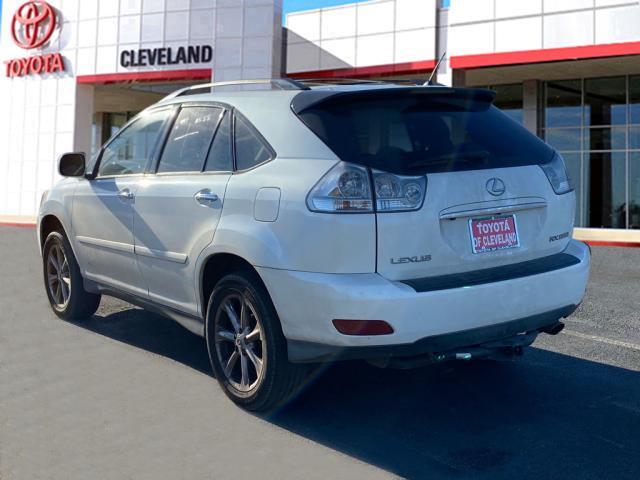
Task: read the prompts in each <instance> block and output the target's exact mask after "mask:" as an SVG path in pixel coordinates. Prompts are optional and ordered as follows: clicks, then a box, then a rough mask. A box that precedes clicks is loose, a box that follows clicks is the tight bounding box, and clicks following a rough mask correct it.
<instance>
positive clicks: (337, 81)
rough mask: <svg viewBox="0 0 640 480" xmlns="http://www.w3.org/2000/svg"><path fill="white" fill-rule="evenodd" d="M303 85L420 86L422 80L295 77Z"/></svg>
mask: <svg viewBox="0 0 640 480" xmlns="http://www.w3.org/2000/svg"><path fill="white" fill-rule="evenodd" d="M296 80H297V81H298V82H299V83H301V84H303V85H307V84H308V85H327V84H328V85H388V84H408V85H415V86H420V85H423V83H424V81H423V80H420V79H409V78H407V79H404V78H390V79H379V80H375V79H370V78H341V77H336V78H322V77H318V78H298V79H296Z"/></svg>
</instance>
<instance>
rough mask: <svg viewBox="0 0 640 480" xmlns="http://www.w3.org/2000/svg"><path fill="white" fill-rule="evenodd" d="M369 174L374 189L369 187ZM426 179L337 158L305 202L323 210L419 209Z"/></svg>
mask: <svg viewBox="0 0 640 480" xmlns="http://www.w3.org/2000/svg"><path fill="white" fill-rule="evenodd" d="M371 177H373V183H374V185H375V192H374V191H373V190H372V188H371ZM426 188H427V179H426V177H424V176H401V175H393V174H391V173H387V172H382V171H378V170H374V171H373V172H372V174H371V175H370V172H369V170H368V169H367V168H366V167H362V166H360V165H354V164H351V163H347V162H340V163H338V164H337V165H336V166H335V167H333V168H332V169H331V170H329V172H328V173H327V174H326V175H325V176H324V177H322V179H321V180H320V181H319V182H318V183H317V184H316V186H315V187H313V189H312V190H311V192H309V195H308V197H307V206H308V207H309V209H310V210H312V211H314V212H323V213H372V212H373V211H374V200H373V198H374V193H375V211H377V212H380V213H384V212H401V211H411V210H419V209H420V208H421V207H422V203H423V202H424V197H425V191H426Z"/></svg>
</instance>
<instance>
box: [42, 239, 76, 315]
mask: <svg viewBox="0 0 640 480" xmlns="http://www.w3.org/2000/svg"><path fill="white" fill-rule="evenodd" d="M46 271H47V287H48V289H49V295H50V296H51V299H52V302H53V306H54V307H55V308H56V309H57V310H64V309H65V308H66V306H67V304H68V303H69V298H70V297H71V270H70V269H69V261H68V260H67V256H66V255H65V253H64V251H63V249H62V247H61V246H60V244H58V243H55V244H53V245H52V246H51V248H50V249H49V253H48V255H47V267H46Z"/></svg>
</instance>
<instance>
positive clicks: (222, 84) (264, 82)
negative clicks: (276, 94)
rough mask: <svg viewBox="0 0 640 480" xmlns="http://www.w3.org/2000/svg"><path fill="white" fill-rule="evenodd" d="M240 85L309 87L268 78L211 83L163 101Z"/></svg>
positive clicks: (286, 88)
mask: <svg viewBox="0 0 640 480" xmlns="http://www.w3.org/2000/svg"><path fill="white" fill-rule="evenodd" d="M242 85H271V86H272V87H276V88H277V89H280V90H309V87H307V86H306V85H303V84H302V83H300V82H297V81H296V80H292V79H290V78H270V79H263V80H235V81H231V82H213V83H203V84H200V85H191V86H190V87H186V88H181V89H180V90H176V91H175V92H173V93H170V94H169V95H167V96H166V97H164V98H163V100H170V99H172V98H176V97H181V96H183V95H197V94H198V93H207V92H199V91H198V90H211V89H212V88H216V87H229V86H242Z"/></svg>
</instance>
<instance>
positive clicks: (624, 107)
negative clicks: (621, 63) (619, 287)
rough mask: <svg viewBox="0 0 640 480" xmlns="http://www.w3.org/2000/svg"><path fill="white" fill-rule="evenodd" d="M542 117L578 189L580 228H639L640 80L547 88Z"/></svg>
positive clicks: (557, 84)
mask: <svg viewBox="0 0 640 480" xmlns="http://www.w3.org/2000/svg"><path fill="white" fill-rule="evenodd" d="M541 117H542V119H543V128H542V130H541V136H542V137H543V138H544V139H545V140H546V141H547V142H548V143H549V144H551V145H552V146H553V147H554V148H556V149H557V150H558V151H560V152H561V153H562V155H563V157H564V158H565V161H566V164H567V169H568V170H569V174H570V175H571V177H572V179H573V181H574V184H575V186H576V198H577V203H578V205H577V209H576V226H578V227H592V228H640V77H607V78H590V79H583V80H563V81H554V82H546V83H545V85H544V112H542V115H541Z"/></svg>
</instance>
